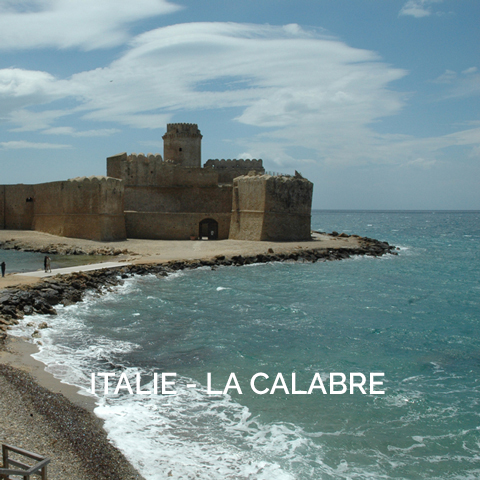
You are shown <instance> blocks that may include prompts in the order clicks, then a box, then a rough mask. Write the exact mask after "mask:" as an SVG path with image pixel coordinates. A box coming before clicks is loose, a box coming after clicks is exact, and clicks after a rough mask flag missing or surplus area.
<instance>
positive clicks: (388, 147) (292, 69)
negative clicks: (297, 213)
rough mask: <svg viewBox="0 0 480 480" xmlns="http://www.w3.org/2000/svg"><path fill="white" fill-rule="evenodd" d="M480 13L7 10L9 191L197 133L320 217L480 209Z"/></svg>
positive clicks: (126, 3) (242, 6) (429, 3)
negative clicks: (307, 192)
mask: <svg viewBox="0 0 480 480" xmlns="http://www.w3.org/2000/svg"><path fill="white" fill-rule="evenodd" d="M479 25H480V1H479V0H398V1H397V0H295V1H293V0H237V1H235V2H233V1H225V0H222V1H219V0H218V1H217V0H209V1H202V0H183V1H181V0H179V1H174V0H172V1H168V2H167V1H164V0H135V1H134V2H132V1H131V0H82V1H81V2H80V1H78V0H0V102H1V103H0V105H1V107H0V165H1V172H2V175H1V179H0V183H5V184H9V183H39V182H48V181H53V180H62V179H67V178H73V177H76V176H84V175H86V176H89V175H104V174H105V168H106V166H105V165H106V162H105V159H106V157H108V156H110V155H114V154H116V153H120V152H123V151H126V152H128V153H132V152H135V153H140V152H144V153H149V152H152V153H157V152H158V153H162V154H163V144H162V138H161V137H162V135H163V134H164V132H165V129H166V124H167V123H172V122H192V123H198V125H199V128H200V130H201V132H202V134H203V136H204V138H203V144H202V156H203V158H202V161H203V162H206V161H207V160H208V159H209V158H262V159H263V161H264V166H265V168H266V169H267V170H269V171H276V172H282V173H293V172H294V170H298V171H299V172H301V173H302V174H303V175H304V176H305V177H307V178H309V179H310V180H311V181H313V182H314V184H315V187H314V208H329V209H337V208H338V209H480V181H479V179H480V115H479V112H480V108H479V107H480V102H479V99H480V48H479V46H480V27H479Z"/></svg>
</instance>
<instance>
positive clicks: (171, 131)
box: [162, 123, 203, 140]
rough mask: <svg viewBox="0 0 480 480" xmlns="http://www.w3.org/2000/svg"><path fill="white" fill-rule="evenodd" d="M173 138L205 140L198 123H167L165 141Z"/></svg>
mask: <svg viewBox="0 0 480 480" xmlns="http://www.w3.org/2000/svg"><path fill="white" fill-rule="evenodd" d="M171 137H193V138H203V135H202V134H201V133H200V130H199V129H198V125H197V124H196V123H167V131H166V132H165V135H163V137H162V138H163V139H164V140H165V139H166V138H171Z"/></svg>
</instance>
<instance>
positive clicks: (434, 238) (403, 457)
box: [15, 211, 480, 480]
mask: <svg viewBox="0 0 480 480" xmlns="http://www.w3.org/2000/svg"><path fill="white" fill-rule="evenodd" d="M312 228H313V229H315V230H321V231H327V232H330V231H333V230H336V231H338V232H342V231H343V232H346V233H350V234H353V233H356V234H359V235H363V236H368V237H373V238H377V239H379V240H383V241H388V242H389V243H391V244H394V245H396V246H398V247H399V248H400V250H399V251H398V252H399V254H398V256H393V255H388V256H385V257H382V258H367V257H356V258H352V259H348V260H342V261H335V262H325V263H320V262H319V263H271V264H262V265H250V266H245V267H221V268H218V269H217V270H211V269H207V268H205V269H198V270H194V271H188V272H180V273H175V274H173V275H171V276H169V277H166V278H160V279H159V278H157V277H155V276H147V277H134V278H131V279H128V280H127V281H126V282H125V284H124V285H123V286H122V287H119V288H118V289H117V290H116V291H115V292H108V293H106V294H105V295H103V296H99V297H98V296H97V297H95V296H89V297H88V298H87V299H86V301H85V302H83V303H82V304H78V305H74V306H69V307H65V308H60V309H58V312H59V315H58V316H57V317H48V319H47V322H48V324H49V325H50V327H51V328H49V329H46V330H43V331H42V338H41V342H42V343H43V346H41V347H40V348H41V351H40V353H39V354H38V355H37V358H38V359H40V360H41V361H43V362H45V363H46V365H47V369H48V370H49V371H51V372H52V373H53V374H54V375H56V376H58V377H59V378H62V379H63V380H64V381H67V382H69V383H73V384H76V385H79V386H82V387H83V388H84V389H86V390H87V389H89V388H90V375H91V373H92V372H95V373H98V372H107V373H116V374H117V377H116V378H117V379H118V378H119V375H120V373H122V372H126V373H127V374H128V376H129V378H131V379H132V386H133V387H134V388H135V381H134V378H135V375H136V374H137V373H138V374H141V376H140V378H141V384H142V389H144V390H148V389H151V388H152V373H153V372H157V373H158V374H161V373H162V372H174V373H176V374H177V377H176V384H175V389H176V391H177V394H176V395H141V394H133V395H130V394H129V393H128V391H127V390H126V389H122V390H121V391H120V393H119V394H117V395H114V394H113V393H111V394H109V395H104V394H103V393H102V392H101V391H100V390H101V388H100V387H98V391H99V395H98V407H97V409H96V414H97V415H98V416H100V417H101V418H103V419H104V420H105V427H106V429H107V431H108V432H109V435H110V438H111V440H112V442H113V443H115V444H116V445H117V446H118V447H119V448H120V449H122V450H124V452H125V453H126V455H127V458H129V459H130V460H131V461H132V463H133V464H134V465H135V466H136V467H137V468H138V469H139V471H140V472H141V473H142V474H143V475H144V477H145V478H146V479H147V480H156V479H165V478H173V479H208V480H216V479H222V480H224V479H251V480H259V479H264V480H277V479H278V480H284V479H285V480H287V479H288V480H293V479H296V480H307V479H308V480H309V479H322V480H323V479H477V478H480V381H479V378H480V275H479V270H480V269H479V267H480V253H479V242H480V212H477V211H469V212H441V211H425V212H412V211H406V212H401V211H399V212H392V211H389V212H374V211H351V212H349V211H348V212H347V211H315V212H313V216H312ZM32 320H33V321H34V322H36V323H39V322H40V321H43V320H44V318H41V317H33V318H32V317H28V318H27V319H25V320H24V321H23V324H22V325H20V326H19V327H18V328H17V329H16V330H15V333H16V334H18V335H21V334H25V333H30V332H31V330H32V327H27V326H26V324H27V323H28V322H31V321H32ZM232 372H233V373H235V374H236V378H237V380H238V384H239V386H240V387H241V389H242V394H240V393H239V392H237V391H235V390H234V389H231V390H230V391H229V394H227V395H223V394H215V395H209V394H208V392H207V375H208V373H210V374H211V379H212V389H215V390H221V389H223V388H224V387H225V384H226V383H227V380H228V378H229V376H230V374H231V373H232ZM260 372H262V373H265V374H266V375H268V376H269V378H268V379H258V381H257V388H260V389H263V388H271V387H272V384H273V381H274V379H275V377H276V375H277V373H279V372H281V373H282V374H283V377H284V378H285V381H286V385H287V387H288V389H289V392H290V393H289V394H287V393H286V392H285V391H284V390H283V389H280V388H279V389H276V390H275V392H274V394H270V393H267V394H264V395H259V394H256V393H254V392H252V390H251V388H250V379H251V377H252V376H253V375H255V374H256V373H260ZM316 372H318V373H319V374H320V376H321V378H322V379H323V380H324V381H325V386H326V388H327V390H328V381H327V378H328V375H329V373H330V372H343V373H345V374H346V375H347V376H348V374H349V373H350V372H360V373H363V374H365V375H366V376H368V375H369V373H370V372H382V373H384V377H383V380H384V384H383V387H377V388H378V389H383V390H384V391H385V394H384V395H370V394H368V390H367V394H365V395H363V394H362V393H360V391H359V390H358V389H357V390H356V391H355V392H354V393H353V394H349V393H346V394H343V395H331V394H328V393H327V394H324V393H322V391H321V390H320V389H315V390H314V391H313V392H312V393H311V394H310V395H292V394H291V376H292V373H295V374H296V383H297V385H296V387H297V390H300V389H301V390H307V389H308V387H309V385H310V382H311V380H312V378H313V376H314V374H315V373H316ZM188 384H195V385H197V388H189V387H188V386H187V385H188ZM98 385H99V386H100V382H98ZM111 385H113V388H114V387H115V385H116V382H111ZM113 388H111V390H113Z"/></svg>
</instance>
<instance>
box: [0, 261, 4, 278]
mask: <svg viewBox="0 0 480 480" xmlns="http://www.w3.org/2000/svg"><path fill="white" fill-rule="evenodd" d="M0 267H1V268H2V277H4V276H5V262H2V263H0Z"/></svg>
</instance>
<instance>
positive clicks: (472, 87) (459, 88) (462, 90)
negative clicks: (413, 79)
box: [433, 67, 480, 98]
mask: <svg viewBox="0 0 480 480" xmlns="http://www.w3.org/2000/svg"><path fill="white" fill-rule="evenodd" d="M433 82H434V83H439V84H445V85H446V86H447V91H446V93H445V94H444V95H443V98H461V97H472V96H475V95H480V72H479V71H478V68H477V67H469V68H466V69H465V70H463V71H462V72H460V73H457V72H455V71H453V70H446V71H445V72H444V73H442V75H440V76H439V77H437V78H436V79H435V80H433Z"/></svg>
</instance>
